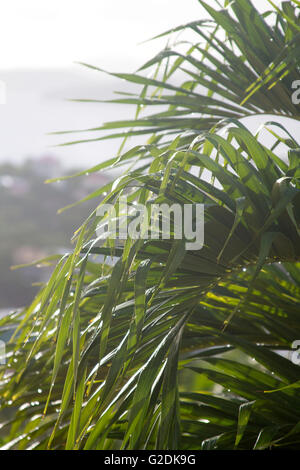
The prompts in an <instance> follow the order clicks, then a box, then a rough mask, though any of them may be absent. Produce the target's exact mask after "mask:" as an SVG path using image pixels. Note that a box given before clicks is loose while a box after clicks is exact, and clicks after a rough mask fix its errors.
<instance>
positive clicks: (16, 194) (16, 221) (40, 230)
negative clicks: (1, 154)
mask: <svg viewBox="0 0 300 470" xmlns="http://www.w3.org/2000/svg"><path fill="white" fill-rule="evenodd" d="M49 170H50V175H51V174H52V175H53V176H54V175H55V172H57V173H58V174H60V175H61V174H65V171H66V170H63V169H62V168H61V167H60V165H59V162H57V161H56V160H55V159H53V158H52V157H44V158H41V159H38V160H26V161H25V162H24V163H23V164H22V165H19V166H16V165H13V164H10V163H5V164H2V165H1V166H0V309H9V308H15V307H20V306H23V305H25V304H26V303H28V302H30V301H31V300H32V298H33V297H34V295H35V294H36V292H37V291H38V288H39V287H38V285H34V284H38V283H39V282H41V281H45V280H46V279H47V278H48V277H49V274H50V268H45V267H43V268H40V269H39V268H37V267H26V268H22V269H18V270H11V266H13V265H18V264H26V263H30V262H32V261H35V260H37V259H40V258H42V257H44V256H48V255H51V254H54V253H61V252H64V251H65V250H68V248H71V242H70V239H71V237H72V235H73V232H74V230H76V228H77V227H78V226H79V225H80V223H82V222H83V220H84V218H85V215H86V211H87V210H89V209H90V208H91V207H92V206H91V204H89V203H88V202H86V203H83V204H81V205H80V206H79V207H78V208H77V209H76V210H73V209H72V208H71V209H69V210H67V211H65V212H63V213H62V214H57V211H58V209H60V208H62V207H64V206H66V205H68V204H71V203H74V201H76V200H79V199H81V198H82V197H84V196H86V195H87V194H88V193H90V192H91V190H93V189H94V188H95V187H96V186H97V185H101V184H103V182H105V181H107V180H108V176H104V175H100V174H98V175H97V176H96V177H95V175H92V177H91V176H84V177H82V178H81V179H80V178H79V179H77V180H76V181H74V180H73V179H70V180H67V181H63V182H60V183H59V184H57V183H55V184H45V179H46V177H47V176H49ZM76 170H77V169H76ZM74 171H75V169H74ZM69 172H71V173H72V172H73V170H69V171H68V173H69Z"/></svg>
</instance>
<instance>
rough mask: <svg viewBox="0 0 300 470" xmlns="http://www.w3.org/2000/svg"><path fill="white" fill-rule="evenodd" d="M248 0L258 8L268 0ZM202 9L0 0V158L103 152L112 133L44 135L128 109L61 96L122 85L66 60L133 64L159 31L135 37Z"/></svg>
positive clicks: (72, 162)
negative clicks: (0, 96)
mask: <svg viewBox="0 0 300 470" xmlns="http://www.w3.org/2000/svg"><path fill="white" fill-rule="evenodd" d="M206 1H207V3H208V4H209V5H210V6H215V4H216V3H215V0H206ZM278 2H279V0H276V3H278ZM254 4H255V5H256V6H257V8H258V9H259V10H264V9H265V8H266V7H268V5H269V4H268V2H267V0H254ZM206 17H208V14H207V13H206V12H205V11H204V10H203V9H202V8H201V6H200V5H199V2H198V0H127V1H125V0H0V43H1V52H0V80H3V81H4V82H5V83H6V86H7V103H6V104H5V105H1V106H0V143H1V145H0V162H1V161H7V160H11V161H19V162H20V161H22V160H23V159H24V158H26V157H28V156H30V157H34V158H38V157H40V156H42V155H44V154H45V153H51V154H52V155H55V156H57V157H59V158H60V159H61V161H62V162H63V163H64V164H65V165H67V166H83V167H88V166H91V165H93V164H95V163H97V162H99V161H101V160H103V159H104V158H109V157H111V156H112V155H113V154H114V152H115V150H116V149H117V148H118V146H117V143H116V142H115V141H103V142H101V143H90V144H88V145H79V146H71V147H63V148H61V147H52V146H53V145H55V144H57V143H61V142H64V141H66V137H65V136H59V137H57V136H56V137H55V136H49V135H47V134H48V133H49V132H51V131H56V130H69V129H84V128H88V127H97V126H100V125H101V124H102V123H103V122H106V121H111V120H116V119H123V118H124V119H125V118H129V119H130V118H131V117H132V116H133V113H134V110H133V109H128V108H127V107H123V106H122V107H121V106H113V105H103V104H100V105H94V104H82V103H72V102H68V101H65V99H66V98H98V99H108V98H113V91H114V90H120V89H123V88H122V83H120V81H118V80H116V79H112V78H109V79H108V78H107V76H106V75H104V74H101V73H95V72H93V71H91V70H88V69H82V68H81V67H80V66H78V65H75V64H74V62H77V61H83V62H88V63H92V64H94V65H98V66H100V67H101V68H104V69H106V70H110V71H118V72H133V71H135V70H136V69H137V68H138V67H139V66H141V65H142V64H143V63H144V62H146V61H147V60H148V59H149V58H151V57H152V56H153V55H154V54H156V53H157V52H158V51H160V50H161V49H162V48H163V47H164V46H165V43H166V39H165V38H164V39H161V40H159V41H151V42H149V43H146V44H140V45H139V43H141V42H142V41H145V40H146V39H148V38H150V37H153V36H155V35H157V34H159V33H161V32H163V31H165V30H168V29H171V28H173V27H175V26H178V25H180V24H184V23H187V22H189V21H193V20H195V19H200V18H206ZM123 86H125V85H123ZM126 86H127V85H126ZM123 90H124V89H123ZM124 91H125V90H124ZM256 127H257V126H256V124H255V123H254V128H253V130H255V129H256ZM76 137H78V135H77V136H76V135H75V136H74V138H75V139H76ZM83 137H84V136H83ZM89 137H91V136H89ZM67 140H69V139H67Z"/></svg>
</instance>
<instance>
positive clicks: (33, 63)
mask: <svg viewBox="0 0 300 470" xmlns="http://www.w3.org/2000/svg"><path fill="white" fill-rule="evenodd" d="M212 3H213V2H212ZM201 11H202V10H201V7H200V6H199V3H198V1H197V0H184V1H183V0H128V1H124V0H51V1H49V0H43V1H41V0H9V1H8V0H6V1H3V0H2V1H1V7H0V41H1V44H2V47H1V65H0V68H2V69H3V68H16V67H26V68H30V67H68V66H70V64H72V62H74V61H79V60H81V61H87V62H88V61H92V62H94V61H95V60H96V61H97V62H100V63H101V64H102V65H103V66H105V65H111V63H113V62H114V61H118V62H120V61H126V60H128V61H130V62H131V63H132V62H133V63H136V64H140V59H141V58H143V55H144V54H145V48H146V51H147V50H149V48H152V47H153V46H152V45H151V46H148V45H147V46H137V44H138V43H139V42H142V41H144V40H146V39H148V38H149V37H152V36H153V35H155V34H158V33H161V32H162V31H164V30H165V29H169V28H170V27H173V26H176V25H177V24H182V23H184V22H188V21H191V20H194V19H196V18H199V17H201ZM202 14H203V13H202ZM4 44H5V47H3V45H4Z"/></svg>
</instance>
